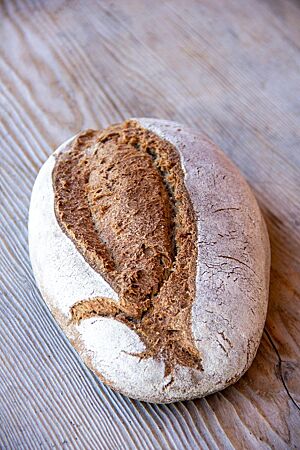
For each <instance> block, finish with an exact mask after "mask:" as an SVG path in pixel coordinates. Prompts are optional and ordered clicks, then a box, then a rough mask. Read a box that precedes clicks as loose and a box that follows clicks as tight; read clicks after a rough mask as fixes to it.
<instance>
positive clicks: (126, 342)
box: [29, 119, 270, 403]
mask: <svg viewBox="0 0 300 450" xmlns="http://www.w3.org/2000/svg"><path fill="white" fill-rule="evenodd" d="M29 247H30V257H31V262H32V267H33V271H34V274H35V278H36V281H37V284H38V286H39V289H40V291H41V293H42V295H43V297H44V299H45V301H46V303H47V305H48V307H49V308H50V310H51V311H52V313H53V315H54V317H55V319H56V320H57V321H58V323H59V324H60V326H61V328H62V329H63V331H64V332H65V334H66V335H67V336H68V338H69V339H70V341H71V343H72V344H73V346H74V347H75V348H76V349H77V351H78V353H79V354H80V356H81V357H82V359H83V361H84V362H85V363H86V365H87V366H88V367H89V368H90V369H91V370H92V371H93V372H94V373H95V374H96V375H97V376H98V377H99V378H100V380H102V381H103V382H104V383H106V384H107V385H109V386H111V387H112V388H113V389H115V390H117V391H119V392H121V393H123V394H125V395H128V396H130V397H132V398H136V399H140V400H144V401H149V402H156V403H168V402H173V401H177V400H185V399H191V398H195V397H202V396H205V395H207V394H210V393H212V392H214V391H217V390H220V389H223V388H225V387H226V386H228V385H230V384H232V383H234V382H235V381H236V380H237V379H238V378H240V377H241V375H242V374H243V373H244V372H245V371H246V370H247V369H248V367H249V366H250V364H251V363H252V361H253V358H254V356H255V354H256V351H257V348H258V345H259V342H260V338H261V335H262V331H263V326H264V322H265V317H266V310H267V302H268V286H269V269H270V250H269V240H268V235H267V231H266V226H265V223H264V220H263V218H262V215H261V212H260V210H259V207H258V205H257V203H256V200H255V198H254V196H253V194H252V192H251V190H250V188H249V186H248V185H247V183H246V182H245V180H244V179H243V177H242V176H241V174H240V173H239V171H238V170H237V168H236V167H234V165H233V164H232V163H231V162H230V161H229V160H228V159H227V157H226V156H225V155H224V154H223V153H222V152H221V151H220V150H219V149H218V148H217V147H216V145H214V144H213V143H212V142H210V141H209V140H208V139H207V138H206V137H205V136H204V135H203V134H201V133H200V132H198V131H195V130H192V129H189V128H187V127H185V126H183V125H179V124H178V123H174V122H168V121H164V120H157V119H131V120H128V121H126V122H124V123H121V124H117V125H113V126H110V127H109V128H107V129H105V130H101V131H94V130H87V131H85V132H82V133H80V134H79V135H77V136H76V137H75V138H72V139H70V140H69V141H67V142H66V143H64V144H63V145H62V146H61V147H59V148H58V150H57V151H56V152H55V153H54V154H53V155H51V156H50V157H49V159H48V160H47V161H46V163H45V164H44V165H43V167H42V168H41V170H40V172H39V175H38V177H37V179H36V182H35V185H34V188H33V192H32V198H31V204H30V214H29Z"/></svg>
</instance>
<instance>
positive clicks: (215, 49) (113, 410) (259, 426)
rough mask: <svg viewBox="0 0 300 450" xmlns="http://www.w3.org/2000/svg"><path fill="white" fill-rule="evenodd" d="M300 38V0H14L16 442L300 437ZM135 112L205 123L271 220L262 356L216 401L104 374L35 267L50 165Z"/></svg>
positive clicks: (10, 80) (3, 42) (9, 123)
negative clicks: (170, 396) (58, 314)
mask: <svg viewBox="0 0 300 450" xmlns="http://www.w3.org/2000/svg"><path fill="white" fill-rule="evenodd" d="M299 44H300V4H299V2H297V1H295V2H292V1H290V0H264V1H263V0H260V1H259V0H252V1H248V0H243V1H241V0H226V1H225V0H224V1H219V0H202V1H196V0H181V1H180V0H177V1H172V0H155V1H154V0H151V1H150V0H149V1H140V0H128V1H119V2H117V1H105V0H103V1H95V0H88V1H84V0H82V1H60V0H52V1H47V0H44V1H41V0H35V1H30V0H26V1H21V0H20V1H16V2H14V1H11V0H6V1H2V2H0V77H1V90H0V96H1V113H0V126H1V136H0V139H1V146H0V152H1V153H0V166H1V186H0V188H1V190H0V195H1V201H0V211H1V223H0V233H1V234H0V270H1V274H0V283H1V292H0V294H1V302H0V358H1V363H0V394H1V395H0V447H1V449H19V448H20V449H36V448H44V449H48V448H57V449H60V448H66V449H67V448H70V449H73V448H75V449H76V448H78V449H81V448H82V449H132V448H138V449H159V448H163V449H168V448H172V449H175V448H176V449H194V448H201V449H232V448H235V449H268V448H272V449H290V448H292V449H295V448H300V411H299V403H300V351H299V341H300V321H299V292H300V281H299V259H300V214H299V210H300V208H299V199H300V188H299V186H300V171H299V166H300V148H299V146H300V133H299V126H300V121H299V115H300V57H299V53H300V52H299V48H300V47H299ZM130 116H156V117H160V118H169V119H174V120H178V121H182V122H183V123H186V124H188V125H192V126H195V127H197V128H200V129H203V130H204V131H205V132H206V133H207V134H208V135H210V136H211V137H212V139H213V140H215V141H216V142H217V143H218V144H219V145H220V146H221V147H222V148H223V149H224V151H225V152H226V153H227V154H228V155H230V157H231V158H232V159H233V160H234V161H235V163H236V164H237V165H238V166H239V167H240V169H241V170H242V172H243V173H244V175H245V176H246V178H247V179H248V181H249V182H250V184H251V186H252V187H253V189H254V191H255V193H256V195H257V198H258V200H259V202H260V205H261V207H262V209H263V211H264V213H265V216H266V219H267V223H268V228H269V233H270V238H271V244H272V273H271V289H270V306H269V312H268V318H267V323H266V327H265V332H264V336H263V339H262V343H261V346H260V349H259V351H258V355H257V357H256V359H255V361H254V363H253V366H252V367H251V369H250V370H249V371H248V373H247V374H246V375H245V376H244V377H243V378H242V379H241V380H240V381H239V382H238V383H237V384H236V385H234V386H232V387H230V388H228V389H226V390H224V391H223V392H220V393H218V394H215V395H212V396H210V397H207V398H205V399H202V400H196V401H189V402H185V403H179V404H174V405H169V406H153V405H149V404H143V403H139V402H137V401H132V400H129V399H127V398H124V397H122V396H121V395H118V394H115V393H114V392H112V391H111V390H110V389H108V388H106V387H104V386H103V385H102V384H101V383H98V382H97V381H96V380H95V379H94V378H93V376H92V375H91V373H90V372H89V371H88V370H87V369H86V368H85V367H84V366H83V365H82V363H81V362H80V359H79V357H78V356H77V354H76V353H75V351H74V350H73V349H72V348H71V346H70V345H69V343H68V342H67V341H66V339H65V338H64V336H63V335H62V333H61V331H60V330H59V328H58V326H57V325H56V324H55V323H54V321H53V319H52V317H51V316H50V313H49V312H48V310H47V308H46V306H45V304H44V302H43V300H42V299H41V296H40V294H39V292H38V290H37V288H36V286H35V282H34V279H33V276H32V272H31V267H30V262H29V258H28V247H27V230H26V226H27V214H28V205H29V198H30V191H31V188H32V184H33V181H34V179H35V176H36V174H37V171H38V169H39V167H40V166H41V164H42V163H43V162H44V161H45V159H46V157H47V155H49V154H50V152H52V150H53V149H55V147H56V146H57V145H58V144H60V143H61V142H62V141H64V140H65V139H66V138H68V137H70V136H72V135H74V133H76V132H77V131H78V130H81V129H84V128H87V127H103V126H105V125H107V124H109V123H111V122H116V121H120V120H123V119H124V118H127V117H130ZM241 301H243V299H241Z"/></svg>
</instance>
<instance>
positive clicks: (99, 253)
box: [53, 120, 202, 376]
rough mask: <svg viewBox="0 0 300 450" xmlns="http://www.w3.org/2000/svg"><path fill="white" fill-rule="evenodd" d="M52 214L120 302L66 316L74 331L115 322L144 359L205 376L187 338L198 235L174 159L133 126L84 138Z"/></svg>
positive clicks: (59, 169)
mask: <svg viewBox="0 0 300 450" xmlns="http://www.w3.org/2000/svg"><path fill="white" fill-rule="evenodd" d="M53 188H54V194H55V214H56V218H57V221H58V223H59V225H60V227H61V229H62V230H63V231H64V233H66V235H67V236H68V237H69V238H70V239H72V241H73V242H74V244H75V245H76V248H77V249H78V251H79V252H80V253H81V254H82V255H83V257H84V258H85V260H86V261H87V262H88V263H89V264H90V266H92V267H93V268H94V270H96V271H97V272H98V273H99V274H100V275H101V276H102V277H103V278H104V279H105V280H106V281H107V282H108V283H109V284H110V286H111V287H112V288H113V289H114V290H115V291H116V292H117V294H118V296H119V302H116V301H114V300H113V299H109V298H103V297H96V298H88V299H82V300H81V301H79V302H77V303H75V304H74V305H73V306H72V308H71V316H72V321H73V322H75V323H79V322H80V321H81V320H84V319H86V318H89V317H93V316H102V317H113V318H115V319H116V320H119V321H121V322H123V323H125V324H126V325H127V326H128V327H130V328H131V329H132V330H134V331H135V332H136V333H137V334H138V335H139V336H140V338H141V340H142V341H143V342H144V344H145V351H144V352H143V353H140V354H139V355H138V356H140V357H141V358H149V357H154V358H158V359H163V360H164V363H165V376H167V375H169V374H172V372H173V370H174V368H175V366H176V365H181V366H186V367H191V368H194V369H198V370H202V367H201V355H200V353H199V350H198V349H197V348H196V346H195V343H194V340H193V335H192V329H191V309H192V304H193V302H194V299H195V291H196V285H195V280H196V261H197V228H196V221H195V216H194V212H193V207H192V203H191V201H190V198H189V195H188V192H187V190H186V187H185V185H184V174H183V170H182V168H181V163H180V158H179V155H178V153H177V151H176V149H175V148H174V147H173V145H172V144H170V143H169V142H167V141H165V140H163V139H161V138H160V137H158V136H157V135H156V134H154V133H152V132H151V131H148V130H146V129H144V128H142V127H141V126H140V125H139V124H138V123H137V122H136V121H134V120H130V121H126V122H124V123H122V124H119V125H114V126H111V127H109V128H107V129H106V130H104V131H93V130H88V131H86V132H84V133H81V134H80V135H79V136H78V137H77V138H76V139H75V141H74V142H73V144H72V146H71V148H70V150H69V151H67V152H66V153H60V154H59V155H58V156H57V159H56V164H55V168H54V171H53Z"/></svg>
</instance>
